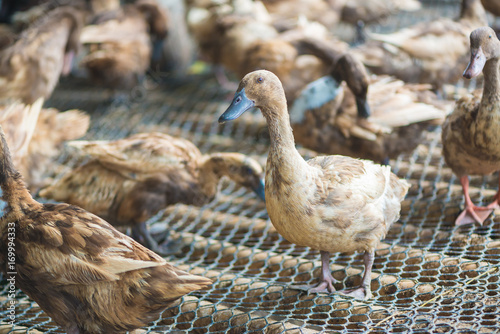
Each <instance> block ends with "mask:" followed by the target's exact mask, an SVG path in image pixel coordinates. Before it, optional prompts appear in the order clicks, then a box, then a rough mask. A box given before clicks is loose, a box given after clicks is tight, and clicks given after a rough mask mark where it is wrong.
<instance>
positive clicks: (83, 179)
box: [39, 160, 135, 223]
mask: <svg viewBox="0 0 500 334" xmlns="http://www.w3.org/2000/svg"><path fill="white" fill-rule="evenodd" d="M123 174H124V173H119V172H117V171H115V170H112V169H109V168H106V167H104V166H103V165H102V164H101V163H99V161H97V160H91V161H88V162H86V163H84V164H83V165H81V166H78V167H76V168H74V169H72V170H70V171H68V172H67V173H65V174H64V175H63V176H62V177H61V178H60V179H58V180H56V181H55V182H53V183H51V184H50V185H49V186H47V187H45V188H43V189H41V190H40V192H39V196H41V197H42V198H47V199H52V200H55V201H59V202H66V203H71V204H73V205H76V206H79V207H81V208H84V209H85V210H88V211H90V212H92V213H94V214H96V215H98V216H99V217H103V218H105V219H106V220H107V221H109V222H112V223H115V221H114V217H113V216H112V213H111V212H110V210H111V208H112V207H113V204H114V203H117V202H118V203H119V201H120V198H121V197H122V196H124V195H125V194H126V193H127V192H128V190H130V188H132V187H133V186H134V184H135V182H133V178H132V176H133V175H131V176H130V177H129V178H127V177H125V176H124V175H123Z"/></svg>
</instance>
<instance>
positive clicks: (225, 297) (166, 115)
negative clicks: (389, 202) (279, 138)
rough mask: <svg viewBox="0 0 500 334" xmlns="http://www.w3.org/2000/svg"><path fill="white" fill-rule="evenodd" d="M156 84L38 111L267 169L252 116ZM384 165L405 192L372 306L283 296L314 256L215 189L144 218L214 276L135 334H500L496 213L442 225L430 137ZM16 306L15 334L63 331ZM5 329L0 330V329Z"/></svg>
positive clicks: (449, 178) (95, 93)
mask: <svg viewBox="0 0 500 334" xmlns="http://www.w3.org/2000/svg"><path fill="white" fill-rule="evenodd" d="M162 81H164V82H162V83H161V84H156V83H155V80H154V79H151V80H149V81H148V84H147V85H146V86H144V87H142V88H141V89H138V90H137V92H136V93H137V94H135V97H134V98H133V99H132V100H131V101H130V102H129V103H126V104H122V105H111V104H109V103H108V102H107V98H108V95H107V92H106V91H103V90H102V89H97V88H91V87H88V86H82V85H80V84H79V83H78V82H75V81H63V82H62V83H61V84H60V85H59V87H58V89H57V90H56V92H55V93H54V95H53V97H52V98H51V100H50V101H49V104H50V106H54V107H57V108H59V109H60V110H67V109H71V108H79V109H82V110H85V111H87V112H89V113H90V114H91V117H92V123H91V129H90V130H89V132H88V134H87V135H86V137H85V138H86V139H117V138H122V137H125V136H127V135H129V134H131V133H136V132H147V131H153V130H154V131H163V132H165V133H168V134H170V135H174V136H182V137H184V138H187V139H189V140H191V141H193V142H194V143H195V144H196V145H197V146H198V147H199V148H200V150H201V151H202V152H215V151H238V152H242V153H245V154H249V155H251V156H252V157H254V158H257V159H258V160H259V161H260V162H261V163H262V164H265V160H266V156H267V149H268V134H267V129H266V125H265V121H264V119H263V118H262V116H261V115H260V112H254V113H247V114H246V115H245V116H244V117H242V118H241V119H239V120H237V121H235V122H230V123H227V124H224V125H223V126H222V125H219V124H218V123H217V118H218V117H219V115H220V114H221V113H222V112H223V111H224V110H225V108H226V107H227V106H228V104H229V101H230V98H231V97H232V95H233V92H227V91H224V90H222V89H221V88H220V86H219V85H218V84H217V83H216V82H215V80H214V79H213V78H212V77H211V76H204V75H197V76H191V77H189V78H187V79H185V80H183V81H178V80H173V79H170V80H162ZM300 152H301V153H302V154H303V156H304V157H306V158H310V157H313V156H315V155H316V153H315V152H313V151H310V150H306V149H303V148H300ZM59 162H60V163H61V164H62V167H61V168H60V170H59V171H60V174H62V172H64V170H65V168H67V166H71V165H73V164H74V163H75V161H74V158H73V157H72V155H71V152H69V151H65V152H63V154H62V155H61V157H60V158H59ZM65 166H66V167H65ZM391 166H392V167H393V170H394V171H395V172H396V173H397V174H398V175H399V176H400V177H404V178H406V179H408V180H409V181H410V182H411V184H412V188H411V189H410V192H409V194H408V196H407V197H406V199H405V201H404V203H403V208H402V216H401V219H400V220H399V221H398V222H397V223H396V224H394V225H393V227H392V228H391V230H390V231H389V233H388V235H387V237H386V239H385V240H384V241H383V242H382V243H381V244H380V246H379V248H378V250H377V252H376V258H375V264H374V267H373V271H374V273H373V275H372V291H373V295H374V297H373V298H372V299H371V300H369V301H366V302H360V301H356V300H354V299H350V298H346V297H343V296H340V295H322V294H320V295H307V294H305V293H304V292H301V291H298V290H294V289H291V288H290V287H289V285H290V284H294V283H312V282H315V281H316V280H317V279H318V277H319V271H320V268H321V265H320V262H319V252H317V251H313V250H311V249H309V248H304V247H298V246H295V245H293V244H290V243H288V242H287V241H286V240H284V239H283V238H282V237H281V236H280V235H279V234H278V233H277V232H276V230H275V229H274V228H273V226H272V224H271V223H270V221H269V219H268V218H267V213H266V209H265V205H264V203H263V202H261V201H260V200H259V199H258V198H257V197H256V196H255V195H254V194H253V193H251V192H248V191H247V190H245V189H243V188H238V187H237V186H235V184H233V183H231V182H224V184H223V186H222V192H221V194H220V196H218V197H217V198H216V199H215V200H214V201H212V202H211V203H209V204H207V205H205V206H203V207H194V206H187V205H182V204H179V205H175V206H172V207H169V208H167V209H166V210H165V211H164V212H162V213H161V214H160V215H158V216H157V217H155V218H154V220H152V225H151V227H152V228H153V229H156V230H162V229H168V230H170V231H172V232H174V234H175V235H176V236H178V237H180V238H181V239H182V242H183V245H184V246H183V248H182V252H180V253H179V254H177V255H175V256H171V257H169V258H168V260H169V261H170V262H171V263H172V264H174V265H176V266H178V267H180V268H182V269H185V270H188V271H190V272H192V273H196V274H200V275H204V276H207V277H211V278H213V280H214V284H213V285H212V286H211V287H210V288H209V289H207V290H204V291H198V292H195V293H192V294H190V295H187V296H185V297H184V298H182V299H180V300H179V301H178V302H177V303H176V304H175V305H174V306H172V307H170V308H169V309H167V310H166V311H165V312H164V313H163V315H162V317H161V318H160V319H159V320H158V321H156V322H155V323H154V324H152V325H151V326H150V327H148V328H144V329H143V330H138V331H137V332H146V333H165V332H168V333H183V332H190V333H282V332H286V333H300V332H302V333H319V332H341V333H358V332H359V333H368V332H370V333H386V332H401V333H494V332H500V325H499V320H500V319H499V318H500V315H499V314H500V310H499V304H500V279H499V275H498V265H499V262H500V240H499V239H500V218H499V217H498V216H495V215H493V216H491V217H490V218H489V219H488V220H487V222H486V223H485V225H484V226H478V225H472V224H471V225H466V226H462V227H456V226H454V219H455V218H456V216H457V215H458V213H459V210H460V209H461V207H462V206H463V199H462V191H461V187H460V185H459V183H458V180H457V179H456V178H455V176H454V175H453V173H452V172H451V170H450V169H449V168H448V167H446V166H445V164H444V161H443V159H442V157H441V144H440V129H439V128H438V129H436V130H434V131H432V132H429V133H428V136H427V138H426V140H425V141H424V142H423V143H422V144H421V145H420V146H419V147H418V148H417V149H416V150H415V151H414V152H412V153H411V154H407V155H402V156H400V157H399V158H398V159H397V160H394V161H391ZM60 174H59V175H55V177H58V176H60ZM497 187H498V175H493V176H490V177H484V178H483V177H476V178H472V180H471V197H472V199H473V201H474V202H475V203H485V202H488V200H489V199H490V198H491V197H492V196H493V195H494V193H495V191H496V189H497ZM331 264H332V265H331V269H332V271H333V276H334V277H335V278H336V279H338V280H339V282H340V283H339V284H337V285H336V286H335V287H336V288H337V289H343V288H346V287H353V286H355V285H357V284H359V283H360V280H361V274H362V270H363V259H362V255H361V254H357V253H349V254H332V257H331ZM4 283H5V281H4ZM1 286H2V287H3V288H2V289H3V290H1V291H0V317H1V318H2V319H3V322H4V323H5V322H7V321H8V319H7V315H8V312H7V306H8V298H7V295H8V290H7V288H8V285H6V284H2V285H1ZM16 301H17V310H16V316H17V319H16V324H17V325H18V326H16V328H19V331H15V333H25V332H26V331H27V330H28V331H29V333H40V332H43V333H61V330H60V329H59V328H58V327H57V326H56V325H55V324H54V323H53V322H51V320H50V318H49V317H48V316H47V315H46V314H45V313H44V312H43V311H41V310H40V309H39V308H38V306H37V305H36V303H34V302H32V301H31V300H29V299H28V298H27V297H26V296H25V295H24V294H23V293H22V292H21V291H17V292H16ZM10 328H11V327H9V326H1V325H0V334H3V333H8V332H9V330H10ZM11 333H12V332H11Z"/></svg>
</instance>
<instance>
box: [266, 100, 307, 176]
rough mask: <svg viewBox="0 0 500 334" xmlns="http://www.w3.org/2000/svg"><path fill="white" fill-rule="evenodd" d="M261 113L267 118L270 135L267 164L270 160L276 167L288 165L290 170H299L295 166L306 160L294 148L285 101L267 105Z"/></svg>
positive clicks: (302, 163)
mask: <svg viewBox="0 0 500 334" xmlns="http://www.w3.org/2000/svg"><path fill="white" fill-rule="evenodd" d="M263 115H264V117H265V118H266V120H267V124H268V127H269V134H270V137H271V146H270V148H269V156H268V165H269V162H270V161H272V162H273V165H274V166H277V167H278V168H286V167H290V172H293V171H295V170H299V168H296V167H300V166H301V165H304V164H306V162H305V161H304V159H303V158H302V156H301V155H300V154H299V152H298V151H297V149H296V148H295V139H294V137H293V131H292V127H291V126H290V118H289V115H288V112H287V107H286V103H283V104H280V105H274V106H271V107H268V108H267V109H266V110H263ZM287 174H291V173H287Z"/></svg>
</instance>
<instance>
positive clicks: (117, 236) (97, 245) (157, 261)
mask: <svg viewBox="0 0 500 334" xmlns="http://www.w3.org/2000/svg"><path fill="white" fill-rule="evenodd" d="M0 134H1V143H0V187H1V198H0V200H1V203H2V211H1V215H2V216H1V218H0V267H1V270H2V272H3V273H4V275H8V274H7V272H11V271H13V270H14V271H16V272H17V274H16V276H15V283H16V286H17V287H18V288H20V289H21V290H23V291H24V292H25V293H26V294H27V295H28V296H29V297H30V298H31V299H33V300H34V301H36V302H37V303H38V304H39V305H40V307H41V308H42V309H43V310H44V311H45V312H46V313H47V314H48V315H49V316H50V317H51V318H52V319H53V320H54V321H55V322H56V323H57V324H58V325H59V326H61V327H62V329H63V330H65V331H66V332H67V333H70V334H110V333H125V331H130V330H133V329H135V328H138V327H141V326H145V325H146V324H147V323H149V322H150V321H153V320H155V319H157V318H158V316H159V314H160V313H161V312H162V311H163V310H164V309H165V308H166V307H168V305H169V304H170V303H171V302H172V301H174V300H176V299H177V298H179V297H181V296H183V295H184V294H186V293H189V292H190V291H193V290H196V289H201V288H203V287H204V286H206V285H208V284H210V283H211V282H210V280H208V279H206V278H203V277H199V276H195V275H191V274H188V273H186V272H183V271H181V270H179V269H177V268H175V267H173V266H172V265H170V264H168V263H167V262H166V261H165V260H164V259H163V258H161V257H160V256H158V255H157V254H155V253H153V252H151V251H150V250H148V249H147V248H145V247H143V246H141V245H140V244H138V243H137V242H135V241H134V240H133V239H131V238H129V237H127V236H125V235H123V234H122V233H120V232H118V231H117V230H116V229H115V228H113V227H112V226H111V225H110V224H108V223H107V222H105V221H104V220H102V219H101V218H99V217H97V216H95V215H93V214H91V213H89V212H87V211H85V210H83V209H81V208H78V207H76V206H72V205H69V204H41V203H38V202H37V201H35V200H34V199H33V198H32V197H31V195H30V194H29V192H28V191H27V189H26V188H25V186H24V184H23V182H22V178H21V176H20V174H19V173H18V172H17V171H16V170H15V169H14V166H13V164H12V161H11V158H10V153H9V151H8V148H7V145H6V142H5V137H4V135H3V131H2V130H0ZM9 228H14V230H15V241H14V242H15V254H16V259H15V268H14V269H12V268H9V266H8V265H9V263H8V259H7V255H8V242H9V240H8V236H9V234H8V233H9V232H12V231H13V230H12V229H11V230H9Z"/></svg>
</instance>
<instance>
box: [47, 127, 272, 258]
mask: <svg viewBox="0 0 500 334" xmlns="http://www.w3.org/2000/svg"><path fill="white" fill-rule="evenodd" d="M70 145H71V146H73V147H77V148H79V149H80V150H81V151H82V153H84V154H87V155H89V156H90V157H91V159H90V160H89V161H87V162H85V163H83V164H82V165H80V166H78V167H76V168H74V169H73V170H70V171H69V172H68V173H66V174H64V175H63V177H62V178H61V179H59V180H57V182H55V183H54V184H52V185H50V186H49V187H47V188H45V189H42V190H41V191H40V196H42V197H45V198H49V199H53V200H56V201H63V202H68V203H71V204H74V205H78V206H80V207H82V208H85V209H86V210H88V211H90V212H92V213H94V214H96V215H98V216H100V217H102V218H104V219H106V220H107V221H108V222H110V223H111V224H113V225H115V226H127V227H132V236H133V237H134V239H136V240H138V241H140V242H142V243H143V244H144V245H146V246H147V247H149V248H151V249H153V250H154V251H156V252H159V253H164V254H166V253H171V252H172V251H175V249H173V248H168V247H170V246H172V245H174V246H173V247H175V243H172V244H170V245H168V244H167V245H166V246H165V247H160V246H158V245H157V242H156V241H155V240H154V239H153V238H152V237H151V235H150V233H149V231H148V228H147V225H146V224H147V220H148V219H149V218H151V217H152V216H154V215H155V214H156V213H157V212H158V211H160V210H161V209H164V208H166V207H167V206H169V205H173V204H176V203H184V204H190V205H198V206H201V205H204V204H206V203H208V202H210V201H211V200H213V199H214V198H215V196H217V194H218V191H219V184H220V182H219V181H220V180H221V178H223V177H225V176H227V177H229V178H230V179H231V180H232V181H234V182H236V183H237V184H239V185H240V186H244V187H247V188H248V189H251V190H253V191H254V192H255V193H256V194H257V196H259V197H260V198H261V199H263V200H264V181H263V170H262V167H261V165H260V164H259V163H258V162H257V161H255V160H254V159H252V158H250V157H248V156H246V155H243V154H240V153H222V152H221V153H211V154H202V153H201V152H200V151H199V150H198V148H197V147H196V146H195V145H194V144H193V143H192V142H190V141H188V140H186V139H183V138H177V137H172V136H169V135H166V134H162V133H139V134H135V135H132V136H130V137H127V138H124V139H118V140H114V141H74V142H71V143H70Z"/></svg>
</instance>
